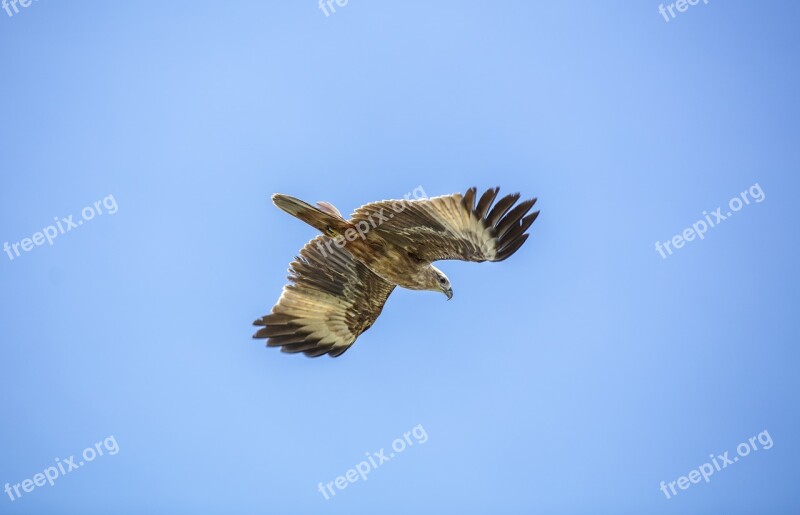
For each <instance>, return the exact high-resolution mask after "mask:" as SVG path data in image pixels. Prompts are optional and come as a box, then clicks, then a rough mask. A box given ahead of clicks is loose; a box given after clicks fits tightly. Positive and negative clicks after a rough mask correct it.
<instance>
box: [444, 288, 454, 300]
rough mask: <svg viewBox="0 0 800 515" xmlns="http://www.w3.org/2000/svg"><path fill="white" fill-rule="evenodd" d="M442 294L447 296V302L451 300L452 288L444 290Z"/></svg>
mask: <svg viewBox="0 0 800 515" xmlns="http://www.w3.org/2000/svg"><path fill="white" fill-rule="evenodd" d="M444 294H445V295H447V300H450V299H452V298H453V288H447V289H446V290H444Z"/></svg>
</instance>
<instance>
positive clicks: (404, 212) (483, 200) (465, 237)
mask: <svg viewBox="0 0 800 515" xmlns="http://www.w3.org/2000/svg"><path fill="white" fill-rule="evenodd" d="M499 191H500V188H490V189H488V190H486V191H485V192H484V193H483V195H481V197H480V199H479V200H478V203H477V205H475V198H476V189H475V188H470V189H468V190H467V191H466V193H465V194H464V195H463V196H462V195H461V194H460V193H454V194H452V195H443V196H440V197H432V198H426V199H418V200H406V201H402V200H401V201H391V200H384V201H381V202H373V203H371V204H366V205H364V206H361V207H360V208H358V209H357V210H356V212H355V213H353V216H352V219H351V222H352V223H357V222H358V221H360V220H370V219H371V218H372V217H373V216H374V215H377V214H378V213H385V214H386V213H390V216H389V217H388V219H386V218H383V222H382V223H381V224H380V225H378V226H377V227H375V228H374V229H372V230H373V231H376V232H377V233H379V235H380V236H381V237H382V238H384V239H385V240H387V241H389V242H391V243H394V244H396V245H399V246H401V247H402V248H405V249H406V250H407V251H409V252H412V253H414V254H415V255H416V256H417V257H419V258H420V259H423V260H426V261H437V260H440V259H460V260H463V261H477V262H481V261H502V260H504V259H506V258H508V257H509V256H511V255H512V254H514V252H516V251H517V250H518V249H519V248H520V247H521V246H522V244H523V243H524V242H525V240H527V239H528V236H529V235H528V234H527V233H526V232H525V231H527V230H528V228H530V226H531V224H532V223H533V222H534V220H536V217H537V216H538V214H539V212H538V211H535V212H533V213H531V214H527V213H528V212H529V211H530V210H531V208H532V207H533V205H534V204H535V203H536V199H535V198H534V199H530V200H525V201H522V202H520V203H518V204H517V201H518V200H519V198H520V195H519V193H513V194H510V195H506V196H505V197H502V198H501V199H500V200H498V201H497V203H495V204H494V207H492V204H493V203H494V201H495V199H497V195H498V193H499ZM515 204H516V206H515ZM526 215H527V216H526ZM379 219H380V218H379Z"/></svg>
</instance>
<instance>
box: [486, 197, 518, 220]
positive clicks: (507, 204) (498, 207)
mask: <svg viewBox="0 0 800 515" xmlns="http://www.w3.org/2000/svg"><path fill="white" fill-rule="evenodd" d="M517 200H519V193H512V194H510V195H506V196H505V197H503V198H502V199H500V200H499V201H498V202H497V204H495V205H494V207H493V208H492V211H491V212H490V213H489V216H487V217H486V224H487V225H488V226H489V227H496V226H497V223H498V222H499V221H500V219H501V218H502V217H503V215H505V214H506V213H507V212H508V210H509V209H511V206H513V205H514V202H516V201H517Z"/></svg>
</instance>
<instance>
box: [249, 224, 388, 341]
mask: <svg viewBox="0 0 800 515" xmlns="http://www.w3.org/2000/svg"><path fill="white" fill-rule="evenodd" d="M289 274H290V275H289V277H288V279H289V284H287V285H286V286H284V288H283V293H281V297H280V299H278V303H277V304H276V305H275V306H274V307H273V308H272V313H270V314H269V315H266V316H264V317H262V318H260V319H258V320H256V321H255V322H253V324H254V325H257V326H265V327H263V328H262V329H259V330H258V332H256V334H255V335H253V337H254V338H267V339H268V340H267V345H268V346H271V347H272V346H280V347H281V350H282V351H284V352H303V353H305V355H306V356H312V357H315V356H321V355H322V354H330V355H331V356H333V357H336V356H339V355H340V354H342V353H343V352H344V351H346V350H347V349H348V348H349V347H350V346H351V345H352V344H353V342H355V341H356V338H358V335H360V334H361V333H363V332H364V331H366V330H367V329H369V328H370V327H371V326H372V324H373V323H374V322H375V319H377V318H378V315H380V314H381V310H382V309H383V305H384V303H385V302H386V299H387V298H389V294H391V293H392V290H393V289H394V287H395V285H394V284H391V283H389V282H386V281H384V280H383V279H382V278H381V277H379V276H378V275H375V274H374V273H373V272H372V271H370V270H369V269H368V268H367V267H365V266H364V265H362V264H361V263H360V262H358V261H357V260H355V259H354V258H353V257H352V256H351V255H350V253H349V252H348V251H347V250H345V249H344V248H338V247H337V246H336V245H335V244H333V240H331V239H330V238H328V237H327V236H317V237H316V238H314V239H313V240H311V241H310V242H308V243H307V244H306V245H305V247H303V248H302V250H300V256H299V257H296V258H295V260H294V261H292V264H291V265H290V268H289Z"/></svg>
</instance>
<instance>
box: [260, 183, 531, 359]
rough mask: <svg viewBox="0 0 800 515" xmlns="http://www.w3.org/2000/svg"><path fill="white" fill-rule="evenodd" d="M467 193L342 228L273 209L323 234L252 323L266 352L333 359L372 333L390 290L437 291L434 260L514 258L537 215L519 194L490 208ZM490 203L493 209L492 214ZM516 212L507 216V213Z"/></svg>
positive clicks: (378, 207) (284, 201)
mask: <svg viewBox="0 0 800 515" xmlns="http://www.w3.org/2000/svg"><path fill="white" fill-rule="evenodd" d="M498 192H499V188H493V189H489V190H487V191H486V192H484V193H483V195H481V197H480V199H478V200H477V203H476V189H475V188H470V189H469V190H467V192H466V193H465V194H464V195H461V194H460V193H454V194H452V195H443V196H440V197H433V198H424V199H416V200H385V201H381V202H373V203H371V204H366V205H364V206H361V207H360V208H358V209H356V211H355V212H354V213H353V215H352V217H351V218H350V220H345V219H344V218H343V217H342V216H341V214H339V211H338V210H337V209H336V208H335V207H333V206H332V205H330V204H328V203H327V202H320V203H318V204H317V207H314V206H311V205H309V204H307V203H305V202H303V201H301V200H298V199H296V198H293V197H289V196H287V195H281V194H276V195H274V196H273V197H272V200H273V202H274V203H275V205H276V206H278V207H280V208H281V209H283V210H284V211H286V212H287V213H289V214H291V215H292V216H295V217H297V218H299V219H300V220H303V221H304V222H306V223H308V224H309V225H311V226H312V227H315V228H316V229H318V230H319V231H321V232H322V233H323V235H321V236H317V237H316V238H314V239H313V240H311V241H310V242H308V243H307V244H306V245H305V247H303V248H302V249H301V250H300V256H298V257H297V258H295V260H294V261H293V262H292V263H291V266H290V269H289V272H290V275H289V277H288V279H289V284H287V285H286V286H285V287H284V288H283V293H282V294H281V297H280V298H279V299H278V303H277V304H276V305H275V306H274V307H273V308H272V313H270V314H269V315H266V316H264V317H262V318H260V319H258V320H256V321H255V322H254V324H255V325H257V326H264V327H263V328H262V329H259V330H258V331H257V332H256V334H255V335H254V337H255V338H266V339H267V345H268V346H280V347H281V350H282V351H284V352H303V353H304V354H306V355H307V356H320V355H322V354H329V355H331V356H334V357H335V356H339V355H340V354H342V353H343V352H344V351H346V350H347V349H348V348H349V347H350V346H351V345H352V344H353V342H355V341H356V338H358V336H359V335H360V334H361V333H363V332H364V331H366V330H367V329H369V328H370V327H372V324H373V323H375V320H376V319H377V318H378V316H379V315H380V313H381V310H382V309H383V305H384V303H385V302H386V299H388V298H389V295H390V294H391V293H392V290H394V288H395V286H402V287H404V288H409V289H412V290H432V291H439V292H442V293H444V294H445V295H447V297H448V299H449V298H450V297H452V295H453V292H452V288H451V287H450V281H449V280H448V279H447V276H445V275H444V273H442V272H441V271H440V270H439V269H437V268H436V267H434V266H433V265H432V264H431V263H432V262H433V261H438V260H443V259H458V260H462V261H475V262H482V261H503V260H504V259H506V258H508V257H509V256H511V255H512V254H514V253H515V252H516V251H517V250H518V249H519V248H520V247H521V246H522V244H523V243H525V240H527V239H528V236H529V235H528V234H527V233H526V232H525V231H526V230H527V229H528V228H529V227H530V226H531V224H532V223H533V221H534V220H536V217H537V216H538V215H539V211H534V212H533V213H531V214H527V213H528V211H530V210H531V208H532V207H533V205H534V203H535V202H536V199H531V200H525V201H523V202H520V203H518V204H517V201H518V200H519V198H520V195H519V193H514V194H511V195H507V196H505V197H503V198H501V199H500V200H499V201H497V203H494V201H495V199H496V198H497V194H498ZM493 203H494V206H492V204H493ZM514 204H516V206H514Z"/></svg>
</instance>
